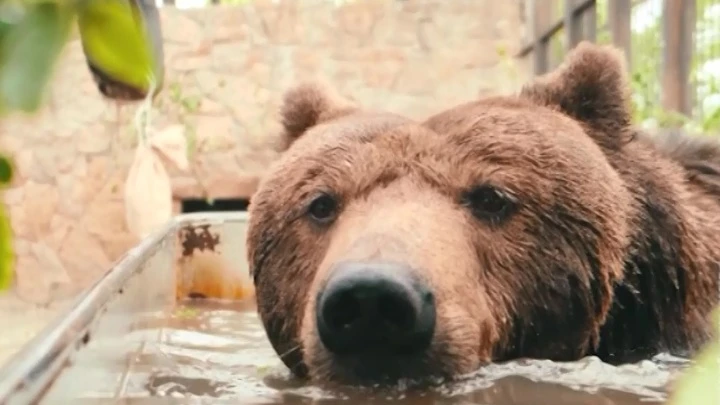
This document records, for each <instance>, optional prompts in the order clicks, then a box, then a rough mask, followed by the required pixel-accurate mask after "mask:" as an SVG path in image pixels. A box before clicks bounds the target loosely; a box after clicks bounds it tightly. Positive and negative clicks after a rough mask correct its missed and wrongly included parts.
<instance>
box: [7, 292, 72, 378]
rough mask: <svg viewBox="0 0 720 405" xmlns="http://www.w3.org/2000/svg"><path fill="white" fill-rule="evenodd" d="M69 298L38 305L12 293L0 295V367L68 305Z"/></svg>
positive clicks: (69, 302)
mask: <svg viewBox="0 0 720 405" xmlns="http://www.w3.org/2000/svg"><path fill="white" fill-rule="evenodd" d="M71 302H72V301H71V300H66V301H60V302H55V303H53V304H50V305H47V306H42V307H41V306H38V305H37V304H31V303H27V302H24V301H22V300H20V299H19V298H17V296H15V295H14V294H12V293H9V294H4V295H0V320H1V321H0V326H1V327H2V332H0V367H2V365H4V364H5V362H6V361H7V360H8V359H9V358H10V356H12V355H13V354H15V353H17V352H18V350H20V349H21V348H22V347H23V346H24V345H25V343H27V342H28V341H29V340H30V339H32V338H33V337H35V335H37V334H38V333H39V332H40V331H41V330H42V329H44V328H45V327H46V326H47V325H48V324H49V323H51V322H53V321H54V320H55V319H57V318H58V317H59V316H60V315H61V314H62V312H63V311H64V310H65V309H67V308H68V307H69V305H70V304H71Z"/></svg>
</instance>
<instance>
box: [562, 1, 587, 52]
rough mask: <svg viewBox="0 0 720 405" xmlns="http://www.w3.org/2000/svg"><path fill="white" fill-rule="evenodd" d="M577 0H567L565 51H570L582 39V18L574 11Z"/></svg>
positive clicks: (564, 23)
mask: <svg viewBox="0 0 720 405" xmlns="http://www.w3.org/2000/svg"><path fill="white" fill-rule="evenodd" d="M577 3H578V1H577V0H565V13H564V14H565V18H564V20H563V25H564V28H565V51H566V52H569V51H570V50H571V49H573V48H574V47H575V45H577V44H578V43H579V42H580V41H581V40H582V35H583V26H582V20H581V19H580V18H579V17H578V16H577V15H576V14H574V13H573V11H574V10H575V5H576V4H577Z"/></svg>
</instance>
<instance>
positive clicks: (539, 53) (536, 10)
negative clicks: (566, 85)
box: [532, 0, 552, 75]
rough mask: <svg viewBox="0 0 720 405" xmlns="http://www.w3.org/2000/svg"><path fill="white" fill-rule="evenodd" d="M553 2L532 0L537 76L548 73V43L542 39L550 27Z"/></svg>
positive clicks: (549, 0)
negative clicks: (551, 4)
mask: <svg viewBox="0 0 720 405" xmlns="http://www.w3.org/2000/svg"><path fill="white" fill-rule="evenodd" d="M551 1H552V0H532V15H533V43H534V46H533V48H534V49H533V51H534V55H533V56H534V69H535V74H536V75H541V74H543V73H546V72H547V71H548V53H549V50H550V49H549V48H550V47H549V46H548V41H547V40H545V39H543V38H542V35H543V32H544V31H545V30H546V29H547V28H548V27H549V26H550V24H549V20H550V15H551V12H552V8H551V7H550V2H551Z"/></svg>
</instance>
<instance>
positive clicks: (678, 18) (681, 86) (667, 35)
mask: <svg viewBox="0 0 720 405" xmlns="http://www.w3.org/2000/svg"><path fill="white" fill-rule="evenodd" d="M694 21H695V2H694V1H687V0H665V3H664V5H663V37H664V38H663V39H664V43H665V47H664V49H663V67H662V98H661V99H662V106H663V108H664V109H665V110H667V111H675V112H678V113H682V114H685V115H687V116H689V115H691V113H692V104H691V97H690V84H689V82H690V61H691V59H692V48H693V38H692V37H693V25H694V24H693V23H694Z"/></svg>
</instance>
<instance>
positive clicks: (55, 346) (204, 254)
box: [0, 212, 252, 405]
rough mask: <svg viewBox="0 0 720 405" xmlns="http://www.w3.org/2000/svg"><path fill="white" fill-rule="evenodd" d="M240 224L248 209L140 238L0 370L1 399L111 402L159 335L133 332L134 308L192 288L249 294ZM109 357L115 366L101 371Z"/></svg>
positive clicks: (177, 221) (177, 223)
mask: <svg viewBox="0 0 720 405" xmlns="http://www.w3.org/2000/svg"><path fill="white" fill-rule="evenodd" d="M246 224H247V215H246V213H240V212H238V213H200V214H186V215H180V216H177V217H175V218H174V219H173V220H172V221H170V223H168V224H167V225H166V226H165V227H164V228H163V229H161V230H159V231H158V232H157V233H155V234H154V235H152V236H150V237H148V238H146V239H144V240H143V241H142V242H141V243H140V244H138V245H137V246H136V247H134V248H133V249H132V250H130V251H129V252H127V253H126V254H125V255H124V256H123V257H122V258H121V259H120V260H118V261H117V262H116V263H115V264H114V265H113V267H112V268H111V269H110V270H109V271H108V272H107V273H106V274H105V276H103V277H102V279H100V280H99V281H98V282H97V283H96V284H95V285H94V286H93V287H92V288H90V289H89V290H88V291H87V292H86V293H84V294H83V295H82V296H81V297H80V298H79V299H78V300H77V302H76V303H75V304H74V305H73V306H72V307H71V309H70V310H69V311H67V312H66V313H65V314H64V315H63V316H62V317H61V318H60V319H58V320H57V321H56V322H54V323H53V324H51V325H49V326H48V327H47V328H46V329H45V330H43V331H42V332H41V333H40V334H39V335H38V336H37V337H35V338H34V339H32V340H31V341H30V342H29V343H28V344H26V346H25V347H24V348H23V349H22V350H21V351H20V352H19V353H18V354H16V355H15V356H14V357H13V358H11V360H10V361H9V362H8V363H7V364H6V365H5V366H4V367H3V368H2V369H0V404H13V405H15V404H17V405H27V404H70V403H78V402H79V403H83V402H87V401H88V400H89V402H92V403H115V399H117V398H120V397H124V396H125V395H124V394H125V392H126V389H127V387H128V384H131V382H130V381H129V380H128V377H127V376H128V375H129V372H130V370H129V369H130V367H131V365H132V359H133V357H134V356H135V355H137V354H138V353H140V352H141V350H142V348H143V345H144V344H145V342H147V341H148V340H149V339H157V338H158V337H157V336H148V335H147V334H146V335H143V334H142V333H135V332H136V331H137V330H136V326H137V325H136V323H137V319H138V317H139V316H140V315H142V314H147V313H149V312H157V311H163V310H168V309H171V308H172V307H173V306H174V305H175V304H176V303H177V302H178V299H182V298H186V297H188V296H192V295H203V296H207V297H212V298H222V299H241V298H247V297H248V296H250V295H251V294H252V287H251V283H250V281H249V278H248V269H247V265H246V256H245V234H246ZM101 364H102V366H101ZM108 364H111V365H113V367H116V368H114V369H113V370H107V365H108ZM109 372H110V373H112V374H110V375H109V374H108V373H109ZM118 376H120V377H118ZM108 377H110V378H108Z"/></svg>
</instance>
